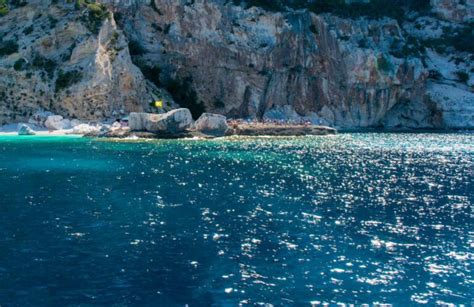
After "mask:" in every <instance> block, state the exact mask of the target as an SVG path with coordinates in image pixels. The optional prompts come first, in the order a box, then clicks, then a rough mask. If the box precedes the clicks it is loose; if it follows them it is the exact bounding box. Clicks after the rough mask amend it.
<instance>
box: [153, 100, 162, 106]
mask: <svg viewBox="0 0 474 307" xmlns="http://www.w3.org/2000/svg"><path fill="white" fill-rule="evenodd" d="M155 108H163V100H157V101H155Z"/></svg>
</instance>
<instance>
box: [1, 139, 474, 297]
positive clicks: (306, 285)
mask: <svg viewBox="0 0 474 307" xmlns="http://www.w3.org/2000/svg"><path fill="white" fill-rule="evenodd" d="M0 154H1V155H2V159H1V161H0V193H1V195H3V198H2V206H3V207H2V209H3V211H4V214H3V215H2V216H1V217H0V225H2V226H0V227H2V231H3V232H4V233H5V236H4V239H2V241H0V248H1V250H2V251H5V252H3V253H4V254H3V258H1V259H3V260H2V262H0V267H1V268H0V302H6V303H9V302H15V303H22V302H23V303H25V302H32V303H37V304H41V303H45V302H47V301H46V300H53V302H55V303H62V304H64V303H69V304H74V303H77V302H82V303H84V302H85V303H89V304H113V303H117V302H118V300H119V298H124V297H127V298H128V301H127V302H128V303H135V304H145V305H149V304H161V305H163V304H164V305H183V304H187V303H188V304H191V305H193V303H194V304H201V305H209V304H216V305H235V304H238V303H239V302H247V303H248V304H258V303H269V304H274V305H293V304H311V303H314V304H316V302H321V303H322V302H327V303H333V304H336V303H357V304H362V303H374V302H382V303H394V304H396V305H400V304H401V305H412V304H414V303H427V304H434V303H436V302H438V303H439V302H447V303H456V304H461V303H463V304H469V303H470V302H471V301H472V299H473V297H472V293H471V292H472V291H470V290H472V284H473V283H474V277H473V274H472V264H473V261H474V259H473V250H472V248H473V245H474V243H473V242H474V232H473V230H472V209H473V204H472V203H473V197H474V190H473V189H474V187H473V178H474V135H472V134H343V135H337V136H331V137H308V138H278V139H271V138H262V139H255V138H237V139H233V138H232V139H219V140H212V141H203V140H199V141H198V140H185V141H153V142H150V141H147V142H134V143H129V142H128V143H120V142H102V141H100V140H75V141H69V140H68V141H65V142H52V143H47V142H35V141H34V140H32V141H29V142H23V143H22V142H13V141H5V140H2V141H0ZM38 156H42V157H45V159H53V160H48V161H64V162H61V163H57V164H55V165H54V167H51V165H49V164H48V165H46V166H48V167H47V168H48V169H49V172H48V173H47V174H45V172H44V169H45V168H46V166H45V164H44V163H43V162H41V161H42V160H41V159H38ZM22 161H29V163H21V162H22ZM67 161H74V163H67ZM96 166H97V167H96ZM99 166H100V167H99ZM81 169H82V170H83V171H81ZM84 170H86V171H84ZM40 234H41V235H40ZM32 259H38V260H32ZM37 262H41V263H42V269H41V270H40V271H38V270H35V269H34V268H36V267H37V265H36V264H37ZM2 269H3V270H2ZM12 276H16V277H15V278H14V279H13V282H8V283H7V282H6V281H7V280H9V281H11V280H12ZM91 282H92V283H93V284H94V285H95V286H94V287H92V288H91V287H88V286H87V285H88V284H89V283H91ZM40 284H41V285H46V286H47V287H48V288H49V289H50V290H49V292H48V293H54V294H53V295H52V297H50V295H51V294H48V295H47V294H46V293H45V292H43V291H42V290H35V291H28V290H31V289H32V288H34V289H36V288H35V287H39V285H40ZM84 300H85V301H84ZM121 302H122V301H121Z"/></svg>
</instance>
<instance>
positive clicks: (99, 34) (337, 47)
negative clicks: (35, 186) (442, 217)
mask: <svg viewBox="0 0 474 307" xmlns="http://www.w3.org/2000/svg"><path fill="white" fill-rule="evenodd" d="M44 2H45V1H37V2H35V1H28V3H25V5H24V6H21V7H18V8H10V11H9V13H8V14H6V15H5V16H4V17H0V33H3V35H2V36H3V39H2V44H3V46H7V47H8V44H10V45H13V44H12V43H11V42H14V43H16V44H17V45H18V46H17V48H16V50H13V51H8V52H3V53H4V54H3V55H1V58H0V73H1V74H0V121H3V122H6V121H15V120H21V119H22V118H23V117H27V116H29V115H30V114H31V113H32V112H34V111H35V110H36V109H38V108H43V109H48V110H51V111H54V112H56V113H59V114H62V115H65V116H70V117H77V118H81V119H100V118H104V117H114V116H118V115H119V114H121V113H127V112H130V111H139V110H142V109H146V108H148V102H149V101H150V100H152V99H156V98H158V97H165V98H166V99H165V100H166V101H167V102H168V104H169V106H170V107H171V106H174V105H175V104H174V102H173V100H174V101H176V102H177V103H179V104H180V105H181V106H184V107H188V108H190V109H191V110H192V111H193V113H194V115H195V116H196V115H198V114H200V113H202V112H204V111H210V112H217V113H221V114H225V115H227V116H230V117H239V118H269V119H290V120H300V119H305V120H310V121H312V122H314V123H324V124H328V125H334V126H337V127H343V128H354V127H389V128H392V127H410V128H474V94H473V83H474V78H473V76H472V75H473V71H474V67H473V64H472V62H473V61H472V60H473V52H472V47H471V49H469V47H466V46H465V45H462V44H460V43H459V41H460V40H461V39H462V38H464V39H465V38H466V37H469V35H471V36H472V24H469V22H470V21H472V16H473V15H472V12H473V11H472V8H473V7H474V3H473V2H472V0H467V1H464V2H463V3H461V1H456V0H435V1H432V10H431V12H424V13H420V12H407V16H406V18H404V19H402V20H395V19H390V18H378V19H370V18H364V17H357V18H347V17H338V16H335V15H333V14H315V13H312V12H310V11H308V10H305V9H302V10H292V9H288V10H285V11H281V12H269V11H266V10H264V9H262V8H259V7H255V6H254V7H246V6H245V5H235V3H232V2H231V1H224V0H222V1H220V0H214V1H203V0H195V1H184V0H181V1H176V0H154V1H146V0H142V1H140V0H102V1H98V2H101V3H102V4H103V6H102V5H99V4H87V3H85V4H81V3H80V2H81V1H79V4H78V3H76V4H75V5H74V4H68V3H64V2H60V1H53V2H54V3H48V4H44ZM66 2H67V1H66ZM101 9H104V10H105V11H104V12H102V11H101ZM469 31H471V32H469ZM6 42H7V43H6ZM8 42H10V43H8ZM456 44H457V45H460V46H457V45H456ZM467 45H469V44H467ZM14 47H15V46H10V49H15V48H14ZM1 53H2V48H1V46H0V54H1ZM7 53H8V54H7ZM168 93H169V94H170V95H171V96H167V95H168ZM171 97H173V98H174V99H172V98H171Z"/></svg>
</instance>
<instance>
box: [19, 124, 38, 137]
mask: <svg viewBox="0 0 474 307" xmlns="http://www.w3.org/2000/svg"><path fill="white" fill-rule="evenodd" d="M35 134H36V132H35V131H34V130H33V129H31V128H30V127H29V126H28V125H25V124H21V125H19V128H18V135H35Z"/></svg>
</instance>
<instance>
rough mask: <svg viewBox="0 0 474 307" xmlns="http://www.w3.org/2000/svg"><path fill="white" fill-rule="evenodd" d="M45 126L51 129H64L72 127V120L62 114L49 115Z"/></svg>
mask: <svg viewBox="0 0 474 307" xmlns="http://www.w3.org/2000/svg"><path fill="white" fill-rule="evenodd" d="M44 126H45V127H46V128H48V129H49V130H63V129H70V128H71V121H70V120H69V119H64V118H63V117H62V116H60V115H51V116H48V119H46V121H45V122H44Z"/></svg>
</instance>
